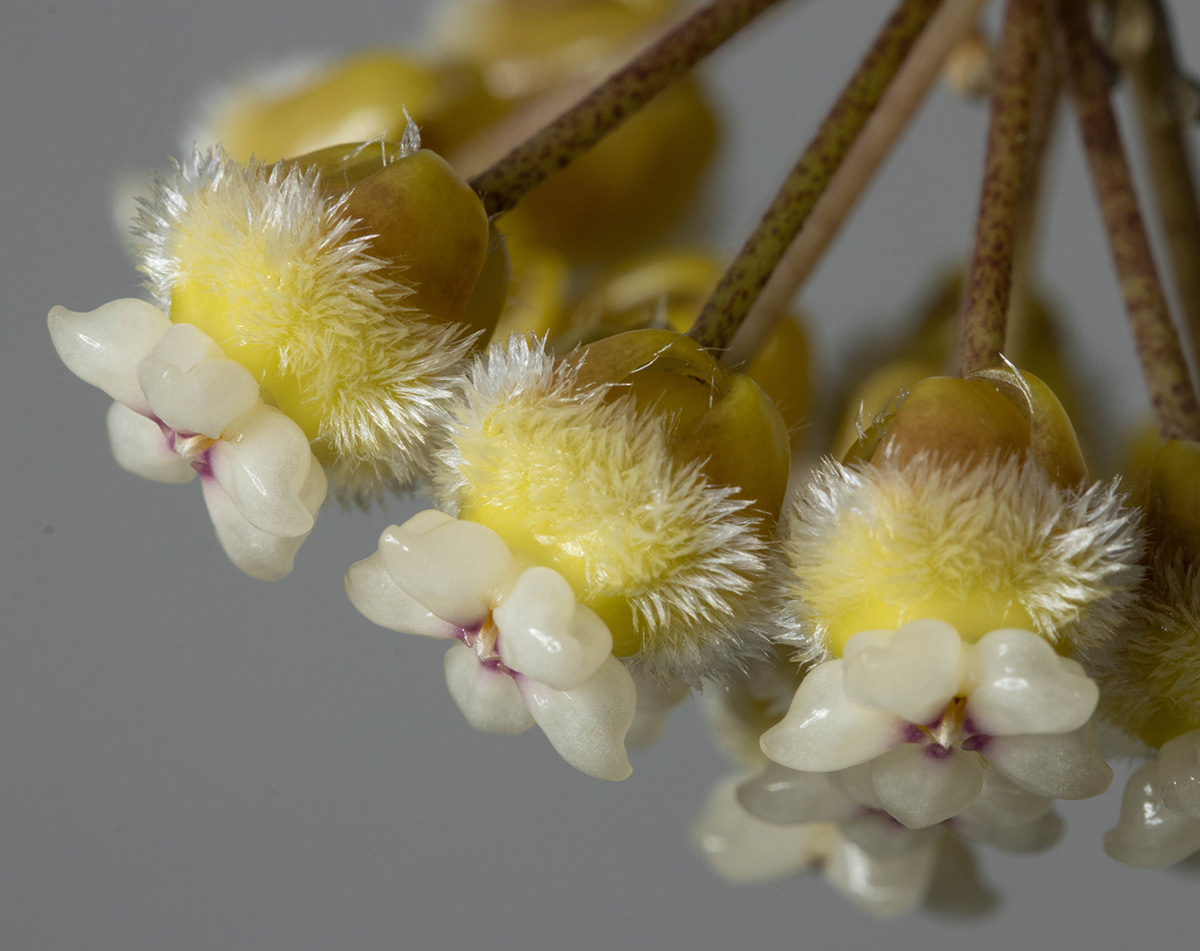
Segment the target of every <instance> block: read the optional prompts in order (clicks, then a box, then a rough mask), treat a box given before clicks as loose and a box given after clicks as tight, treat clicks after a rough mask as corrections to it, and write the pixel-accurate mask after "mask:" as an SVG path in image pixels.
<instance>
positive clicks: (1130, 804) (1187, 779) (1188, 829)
mask: <svg viewBox="0 0 1200 951" xmlns="http://www.w3.org/2000/svg"><path fill="white" fill-rule="evenodd" d="M1104 848H1105V850H1106V851H1107V852H1108V854H1109V855H1111V856H1112V857H1113V858H1115V859H1117V860H1119V861H1121V862H1124V863H1125V864H1126V865H1134V866H1137V867H1139V868H1164V867H1165V866H1168V865H1174V864H1175V863H1176V862H1180V861H1182V860H1183V859H1185V858H1187V857H1188V856H1189V855H1191V854H1193V853H1194V852H1197V851H1200V730H1192V731H1190V732H1188V733H1184V734H1181V735H1180V736H1177V737H1175V738H1174V739H1172V740H1168V741H1167V742H1166V743H1164V744H1163V745H1162V748H1161V749H1160V750H1159V751H1158V754H1157V756H1155V757H1154V759H1152V760H1151V761H1150V762H1148V763H1145V764H1143V765H1142V766H1141V767H1140V768H1139V769H1137V770H1136V771H1135V772H1134V774H1133V775H1132V776H1131V777H1129V782H1128V784H1127V785H1126V786H1125V794H1124V795H1123V796H1122V798H1121V816H1120V821H1119V822H1118V823H1117V826H1116V828H1115V829H1112V830H1111V831H1109V832H1108V834H1107V835H1105V836H1104Z"/></svg>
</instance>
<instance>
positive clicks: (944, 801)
mask: <svg viewBox="0 0 1200 951" xmlns="http://www.w3.org/2000/svg"><path fill="white" fill-rule="evenodd" d="M871 783H872V785H873V786H874V787H875V795H876V796H878V797H879V802H880V804H881V805H882V806H883V808H884V809H886V810H887V812H888V814H889V815H891V816H894V817H895V818H896V819H897V820H899V821H900V822H902V823H903V824H904V825H906V826H908V827H909V828H910V829H924V828H926V827H927V826H932V825H936V824H937V823H939V822H942V821H944V820H946V819H949V818H950V817H951V816H956V815H958V814H959V813H960V812H962V811H963V810H964V809H966V808H967V807H968V806H969V805H971V803H973V802H974V801H975V800H976V799H977V798H978V796H979V793H980V790H981V789H982V788H983V769H982V767H981V766H980V762H979V757H978V756H977V755H976V754H974V753H967V752H964V751H963V750H960V749H958V748H957V747H951V748H949V749H947V748H945V747H942V746H933V745H929V744H925V743H905V744H904V745H903V746H898V747H896V748H895V749H894V750H888V752H886V753H884V754H883V755H882V756H879V757H877V758H876V759H875V760H874V761H872V763H871Z"/></svg>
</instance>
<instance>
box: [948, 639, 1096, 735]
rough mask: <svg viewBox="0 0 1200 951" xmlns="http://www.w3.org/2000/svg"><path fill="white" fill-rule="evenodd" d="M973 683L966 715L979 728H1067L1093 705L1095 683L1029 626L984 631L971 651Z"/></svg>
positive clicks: (994, 731) (998, 731) (1006, 731)
mask: <svg viewBox="0 0 1200 951" xmlns="http://www.w3.org/2000/svg"><path fill="white" fill-rule="evenodd" d="M972 667H973V671H972V673H973V680H974V688H973V689H972V690H971V694H970V696H969V697H968V699H967V718H968V720H969V721H970V723H971V724H972V726H973V728H974V729H975V730H976V731H977V732H981V733H988V734H991V735H993V736H1011V735H1014V734H1017V733H1069V732H1071V731H1072V730H1077V729H1079V728H1080V727H1081V726H1083V725H1084V724H1085V723H1086V722H1087V721H1088V719H1089V718H1090V717H1091V715H1092V712H1093V711H1094V710H1095V709H1096V701H1097V700H1099V698H1100V691H1099V688H1098V687H1097V686H1096V685H1095V684H1094V683H1093V682H1092V681H1091V680H1090V679H1089V678H1088V676H1087V674H1086V673H1084V671H1083V668H1082V667H1080V666H1079V664H1078V663H1077V662H1076V661H1073V660H1069V659H1067V658H1065V657H1060V656H1058V654H1056V653H1055V652H1054V648H1053V647H1051V646H1050V645H1049V644H1048V643H1047V642H1046V641H1044V640H1043V639H1042V638H1040V637H1038V636H1037V635H1036V634H1033V633H1031V632H1029V631H1022V630H1018V629H1016V628H1004V629H1002V630H998V631H992V632H990V633H988V634H985V635H984V636H983V637H982V638H980V639H979V641H978V643H976V644H975V649H974V651H973V653H972Z"/></svg>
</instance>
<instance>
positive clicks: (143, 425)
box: [107, 403, 196, 483]
mask: <svg viewBox="0 0 1200 951" xmlns="http://www.w3.org/2000/svg"><path fill="white" fill-rule="evenodd" d="M107 423H108V443H109V445H110V446H111V447H112V454H113V458H114V459H116V460H117V465H119V466H120V467H121V468H122V469H125V470H126V471H128V472H132V473H134V474H135V475H140V476H141V477H142V478H143V479H152V480H154V481H155V482H172V483H182V482H191V481H192V479H194V478H195V477H196V470H195V469H193V468H192V467H191V465H190V464H189V463H188V462H187V460H185V459H183V458H182V457H181V456H180V455H179V454H178V453H177V452H175V450H174V449H172V448H171V447H170V445H169V444H168V443H167V437H166V436H165V435H163V431H162V428H161V427H160V426H159V425H158V423H156V422H155V421H154V420H152V419H150V418H149V417H148V416H143V415H142V414H141V413H137V412H134V411H133V410H131V409H130V408H129V407H128V406H126V405H125V404H123V403H113V404H112V406H110V407H109V408H108V417H107Z"/></svg>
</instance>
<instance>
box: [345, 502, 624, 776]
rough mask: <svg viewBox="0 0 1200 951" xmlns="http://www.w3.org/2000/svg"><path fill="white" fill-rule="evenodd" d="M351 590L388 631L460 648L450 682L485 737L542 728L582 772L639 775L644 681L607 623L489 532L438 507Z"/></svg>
mask: <svg viewBox="0 0 1200 951" xmlns="http://www.w3.org/2000/svg"><path fill="white" fill-rule="evenodd" d="M346 591H347V593H348V594H349V596H350V600H351V601H352V602H353V603H354V606H355V607H357V608H358V609H359V610H360V611H361V612H362V613H363V614H365V615H366V616H367V617H368V618H369V619H370V620H372V621H374V622H375V623H377V624H380V625H382V626H384V627H387V628H390V629H392V630H395V631H400V632H402V633H408V634H421V635H425V636H427V637H442V638H448V639H452V640H457V641H458V642H459V643H457V644H455V645H454V646H453V647H451V648H450V650H449V651H448V652H447V653H446V660H445V673H446V685H447V686H448V687H449V689H450V694H451V696H452V697H453V698H454V701H455V703H457V704H458V707H459V709H460V710H462V712H463V715H464V716H465V717H466V718H467V722H469V723H470V724H471V725H472V726H473V727H475V728H476V729H479V730H483V731H485V732H488V733H507V734H514V733H523V732H524V731H526V730H528V729H529V728H530V727H531V726H533V725H534V724H535V723H536V724H537V725H538V726H539V727H541V729H542V732H543V733H545V734H546V736H547V738H548V739H549V740H550V742H551V743H552V744H553V746H554V748H555V749H556V750H557V751H558V752H559V754H560V755H561V756H562V757H563V759H565V760H566V761H567V762H568V763H570V764H571V765H572V766H574V767H575V768H576V769H579V770H581V771H583V772H585V773H588V774H589V775H592V776H599V777H601V778H604V779H624V778H625V777H626V776H628V775H629V773H630V772H631V767H630V765H629V760H628V758H627V757H626V755H625V745H624V740H625V734H626V732H627V731H628V729H629V727H630V724H631V723H632V722H633V716H634V707H635V705H636V702H637V697H636V691H635V688H634V684H633V680H632V678H631V677H630V675H629V673H628V671H626V670H625V668H624V666H622V664H621V662H620V661H618V660H617V659H616V658H615V657H613V655H612V635H611V634H610V633H609V631H608V628H607V627H605V625H604V622H603V621H601V620H600V618H599V617H597V616H596V614H595V612H593V611H592V610H590V609H589V608H587V607H586V606H584V605H582V604H579V603H577V602H576V600H575V596H574V592H573V591H572V590H571V586H570V585H569V584H568V583H567V581H566V580H565V579H564V578H563V577H562V576H561V575H560V574H558V572H556V571H554V570H552V569H550V568H547V567H545V566H543V565H537V564H530V563H529V562H527V561H525V560H523V559H521V558H520V557H518V556H517V555H516V554H514V553H513V552H512V551H511V550H510V549H509V547H508V546H507V545H506V544H505V543H504V540H503V539H502V538H500V536H498V535H497V534H496V533H495V532H493V531H491V530H490V529H487V528H485V527H484V526H482V525H479V524H476V523H474V522H467V521H461V520H459V519H455V518H452V517H451V516H449V515H446V514H445V513H443V512H439V511H436V510H434V509H428V510H426V511H424V512H421V513H419V514H417V515H415V516H413V517H412V518H411V519H409V520H408V521H407V522H405V523H404V524H403V525H401V526H392V527H391V528H389V529H387V531H385V532H384V533H383V536H382V538H380V541H379V549H378V550H377V551H376V553H375V554H374V555H372V556H371V557H369V558H367V559H365V560H364V561H360V562H358V563H357V564H355V565H353V566H352V567H351V568H350V570H349V571H348V572H347V574H346Z"/></svg>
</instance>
